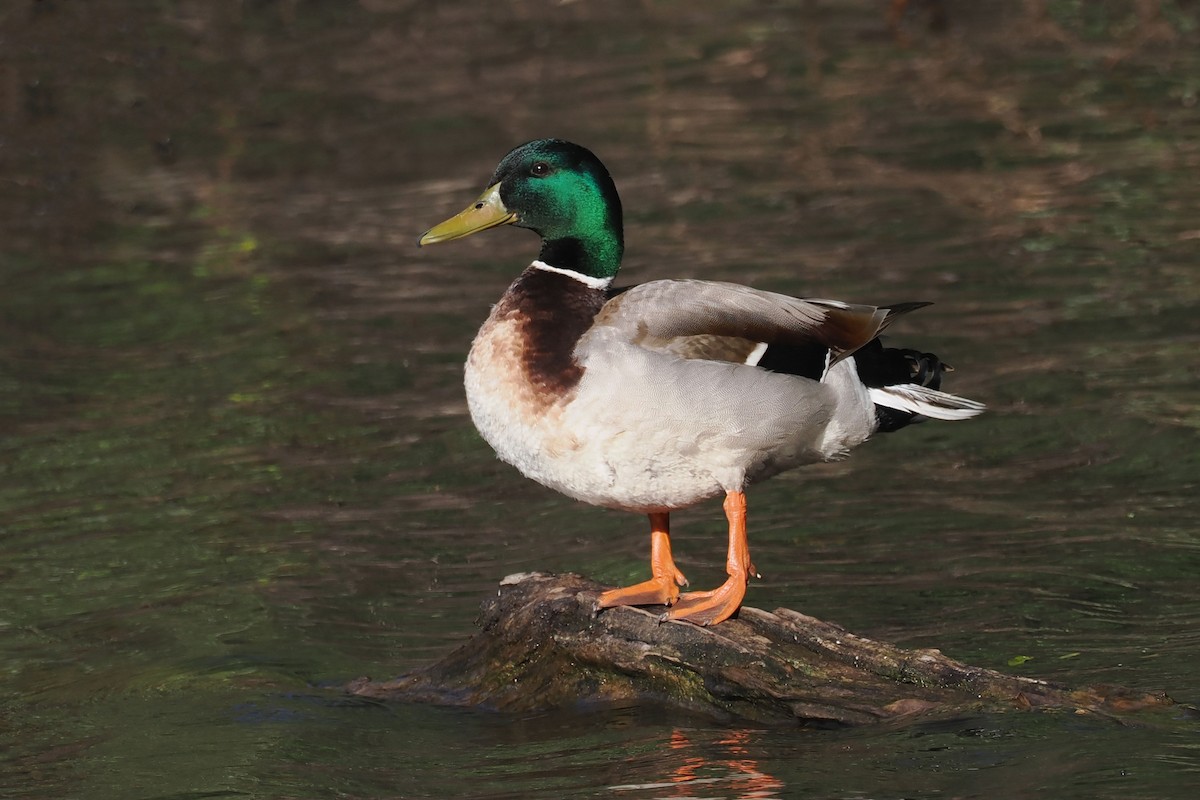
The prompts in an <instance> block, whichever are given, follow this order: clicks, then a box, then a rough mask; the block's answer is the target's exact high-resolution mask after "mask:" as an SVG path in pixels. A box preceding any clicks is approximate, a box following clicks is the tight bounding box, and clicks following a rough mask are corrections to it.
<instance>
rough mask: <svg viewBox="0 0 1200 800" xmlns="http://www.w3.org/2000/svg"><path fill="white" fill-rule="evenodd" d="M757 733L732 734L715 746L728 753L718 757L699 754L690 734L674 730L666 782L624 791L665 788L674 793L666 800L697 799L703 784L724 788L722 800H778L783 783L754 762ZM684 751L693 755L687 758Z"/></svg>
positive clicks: (666, 759) (668, 795)
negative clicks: (753, 743) (752, 743)
mask: <svg viewBox="0 0 1200 800" xmlns="http://www.w3.org/2000/svg"><path fill="white" fill-rule="evenodd" d="M752 735H754V731H749V730H735V731H730V732H729V733H728V734H727V735H726V736H725V737H724V738H722V739H718V740H717V741H716V742H714V743H713V744H714V745H716V746H717V747H720V748H722V749H723V750H724V751H725V752H723V753H721V754H720V755H719V756H714V755H712V754H711V748H709V750H710V753H708V754H699V753H698V752H697V748H696V745H695V744H693V742H692V740H691V739H690V738H688V735H687V733H685V732H684V731H682V730H679V729H675V730H673V731H672V732H671V739H670V741H669V742H668V743H667V746H668V747H669V748H670V750H671V753H670V754H669V755H668V756H667V757H666V758H665V759H664V763H666V764H671V765H674V766H673V769H672V770H671V773H670V774H669V775H668V776H667V779H666V780H665V781H663V782H662V783H661V784H654V785H653V786H648V785H642V786H639V787H633V786H623V787H615V788H622V789H633V788H644V789H649V788H664V789H672V790H674V791H672V792H671V793H670V794H665V795H661V797H662V798H664V800H669V798H680V800H682V798H694V797H697V795H696V793H695V787H696V786H697V785H701V784H708V785H713V784H717V785H722V784H723V785H724V786H722V789H721V790H718V791H719V792H720V793H721V795H722V796H724V797H730V798H739V800H766V799H767V798H777V797H779V796H780V795H779V792H780V791H781V790H782V789H783V781H781V780H779V779H778V778H776V777H774V776H773V775H770V774H769V773H767V772H764V771H763V770H762V769H761V768H760V767H759V765H758V761H757V760H755V759H753V758H751V757H750V755H749V751H748V750H747V748H746V743H747V742H748V741H749V740H750V737H751V736H752ZM683 751H690V753H687V754H685V753H684V752H683Z"/></svg>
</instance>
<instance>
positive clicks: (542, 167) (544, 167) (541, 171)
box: [529, 161, 550, 178]
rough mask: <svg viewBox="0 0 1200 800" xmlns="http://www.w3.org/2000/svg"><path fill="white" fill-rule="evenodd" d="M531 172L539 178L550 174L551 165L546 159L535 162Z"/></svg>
mask: <svg viewBox="0 0 1200 800" xmlns="http://www.w3.org/2000/svg"><path fill="white" fill-rule="evenodd" d="M529 174H530V175H534V176H536V177H538V178H540V177H542V176H544V175H549V174H550V165H549V164H547V163H546V162H545V161H537V162H534V165H533V166H532V167H530V168H529Z"/></svg>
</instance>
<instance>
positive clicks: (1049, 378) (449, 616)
mask: <svg viewBox="0 0 1200 800" xmlns="http://www.w3.org/2000/svg"><path fill="white" fill-rule="evenodd" d="M93 5H96V4H71V3H45V2H38V3H15V4H13V8H12V9H11V10H8V11H6V12H4V14H3V16H2V17H0V36H2V37H3V45H4V47H3V55H2V56H0V76H2V77H3V79H4V84H3V86H2V87H0V115H2V117H3V123H4V128H3V138H2V139H0V143H2V145H3V146H2V147H0V160H2V164H3V172H2V175H3V179H4V183H3V185H4V189H3V191H0V211H2V212H3V213H0V224H2V225H3V234H2V235H3V242H4V245H3V248H2V255H0V275H2V279H3V292H2V293H0V668H2V670H3V676H4V677H3V680H4V686H5V688H6V691H5V692H4V695H3V700H2V701H0V743H2V746H0V753H2V755H0V765H2V767H0V795H4V796H12V797H80V798H84V797H86V798H106V797H113V798H117V797H120V798H130V797H146V798H151V797H162V798H189V797H225V796H231V797H232V796H253V797H297V798H298V797H333V796H338V797H406V798H407V797H411V798H425V797H427V798H451V797H454V798H458V797H463V798H466V797H471V798H503V797H512V798H531V797H546V798H564V797H616V798H667V797H676V798H681V797H721V798H727V797H728V798H733V797H758V798H766V797H802V796H814V797H848V798H849V797H871V798H900V797H918V796H919V797H937V796H948V797H949V796H954V797H972V796H996V795H1000V794H1002V793H1003V794H1004V795H1016V796H1020V795H1033V794H1041V795H1045V796H1053V797H1063V798H1067V797H1081V798H1084V797H1086V798H1096V797H1120V798H1131V797H1133V798H1137V797H1147V798H1149V797H1155V798H1162V797H1185V796H1186V797H1190V796H1191V793H1192V792H1193V791H1194V787H1195V785H1196V782H1197V779H1198V778H1200V751H1198V749H1197V744H1196V728H1195V723H1194V722H1188V721H1187V720H1184V719H1182V718H1176V716H1174V715H1162V716H1160V717H1156V718H1153V719H1150V720H1141V721H1139V723H1138V724H1137V725H1133V726H1120V725H1116V724H1112V723H1111V722H1108V721H1103V720H1097V719H1094V718H1088V717H1073V716H1069V715H1063V714H1010V715H1003V716H976V717H968V718H962V719H953V720H928V721H926V722H925V723H923V724H917V725H910V726H905V727H880V728H876V729H871V730H854V731H805V730H799V731H797V730H785V731H767V730H758V729H750V728H743V727H738V726H732V727H730V726H723V725H718V724H716V723H713V722H711V721H708V720H704V719H695V718H689V717H685V716H681V715H677V714H672V713H667V712H663V711H662V710H656V709H639V708H614V709H602V710H595V709H593V710H589V711H563V712H555V713H551V714H544V715H533V716H529V717H522V718H512V717H504V716H496V715H490V714H487V713H482V712H464V711H457V710H441V709H431V708H423V707H407V706H391V705H379V704H372V703H365V702H361V701H356V700H350V699H347V698H344V697H343V696H342V695H341V694H340V693H339V692H338V691H337V690H336V686H337V685H339V684H340V683H342V682H344V681H346V680H348V679H350V678H354V677H356V676H359V675H364V674H367V675H373V676H375V677H388V676H391V675H396V674H399V673H402V672H404V671H406V670H409V669H412V668H414V667H417V666H419V665H421V664H424V663H428V662H429V661H431V660H433V659H435V658H437V657H439V656H440V655H441V654H444V653H445V652H447V651H448V650H450V649H451V648H453V647H454V646H456V645H457V644H459V643H461V642H463V641H465V640H466V638H467V637H468V636H469V635H470V633H471V631H472V630H473V626H472V622H473V619H474V617H475V615H476V610H477V608H478V604H479V602H480V600H481V599H482V598H483V597H484V596H485V595H487V594H488V593H489V592H491V591H493V590H494V586H495V584H496V582H497V581H498V580H499V579H500V578H501V577H503V576H504V575H506V574H508V573H510V572H514V571H519V570H534V569H537V570H550V571H560V570H572V571H577V572H581V573H583V574H586V575H589V576H592V577H595V578H597V579H600V580H604V581H609V582H613V583H621V582H629V581H631V580H634V579H640V577H641V576H642V575H643V572H644V570H645V568H646V563H645V557H646V553H645V550H646V545H647V542H646V535H645V530H644V521H643V520H641V519H638V518H635V517H632V516H630V515H624V514H618V513H614V512H608V511H602V510H598V509H592V508H587V507H583V506H580V505H578V504H575V503H573V502H571V501H569V500H567V499H565V498H562V497H559V496H557V495H554V494H553V493H551V492H549V491H547V490H544V489H542V488H540V487H538V486H537V485H535V484H533V483H531V482H529V481H526V480H525V479H523V478H522V477H521V476H520V475H518V474H517V473H516V472H515V471H513V470H512V469H511V468H509V467H506V466H505V465H503V464H501V463H499V462H498V461H496V460H495V458H494V457H493V456H492V454H491V452H490V451H489V450H488V448H487V446H486V445H485V444H484V443H483V442H482V441H481V440H480V439H479V437H478V435H477V434H476V433H475V432H474V430H473V429H472V427H471V425H470V421H469V419H468V418H467V416H466V408H465V403H464V401H463V398H462V390H461V384H460V381H461V363H462V359H463V357H464V354H465V352H466V350H467V348H468V346H469V343H470V340H471V337H472V336H473V333H474V330H475V328H476V326H477V325H478V324H479V322H480V320H482V319H483V317H484V316H485V315H486V313H487V310H488V308H489V305H490V304H491V303H492V302H494V301H495V299H496V298H497V297H498V296H499V294H500V292H501V291H503V289H504V287H505V286H506V285H507V283H508V282H509V281H510V280H511V279H512V277H513V276H514V275H515V274H516V273H517V272H518V271H519V270H520V268H521V266H522V265H523V264H525V263H527V262H528V260H529V259H530V258H531V257H532V255H533V253H534V248H535V246H536V241H535V240H534V239H533V238H532V237H531V236H530V235H529V234H528V233H525V232H522V231H517V230H512V229H505V230H500V231H495V232H491V233H489V234H486V235H483V236H479V237H472V238H471V239H467V240H464V241H462V242H458V243H455V244H453V245H447V246H445V247H441V248H429V249H426V250H417V249H416V248H415V246H414V243H415V237H416V236H417V235H418V234H419V233H420V231H422V230H424V229H425V228H426V227H428V226H429V225H430V224H432V223H434V222H437V221H439V220H441V219H443V218H444V217H446V216H448V215H449V214H450V213H453V212H455V211H457V210H458V209H459V208H461V207H462V206H463V205H464V204H465V203H466V202H467V201H469V200H470V199H471V198H473V197H474V196H475V195H476V194H477V192H478V191H479V189H480V188H481V187H482V184H483V181H484V180H485V179H486V177H487V175H488V174H490V171H491V169H492V167H493V165H494V163H495V162H496V161H497V160H498V159H499V157H500V156H501V155H503V153H504V152H506V151H507V150H508V149H509V148H510V147H511V146H513V145H514V144H517V143H519V142H522V141H525V140H528V139H531V138H536V137H541V136H547V135H556V136H563V137H566V138H570V139H573V140H576V141H579V142H581V143H584V144H586V145H588V146H590V147H591V148H593V149H594V150H595V151H596V152H597V153H598V154H599V155H600V156H601V158H603V159H604V160H605V162H606V164H607V165H608V166H609V168H610V170H611V171H612V173H613V174H614V176H615V178H616V181H617V184H618V187H619V188H620V190H621V192H622V197H623V199H624V203H625V208H626V220H627V226H628V231H627V257H626V266H625V270H624V272H623V273H622V275H623V278H624V279H625V280H628V281H640V280H648V279H653V278H659V277H670V276H689V277H698V278H707V279H719V280H735V281H740V282H745V283H750V284H753V285H756V286H759V287H762V288H767V289H771V290H775V291H783V292H789V293H793V294H801V295H804V294H807V295H816V296H827V297H839V298H844V299H846V300H852V301H861V302H874V303H887V302H895V301H903V300H931V301H934V302H935V303H936V305H935V306H933V307H932V308H929V309H926V310H923V311H922V312H920V313H919V314H916V315H913V316H911V317H908V318H906V319H905V324H904V326H903V329H897V330H896V331H894V339H895V340H896V341H903V342H904V343H905V344H906V345H908V346H916V347H920V348H923V349H929V350H934V351H936V352H938V353H939V354H941V355H942V356H943V357H944V358H945V359H946V360H947V361H949V362H950V363H952V364H954V365H955V366H956V367H957V371H956V372H955V373H954V374H953V375H952V376H951V379H952V387H951V388H952V389H953V390H954V391H956V392H959V393H962V394H964V395H967V396H970V397H974V398H978V399H980V400H983V401H985V402H987V403H988V404H989V407H990V409H991V410H990V412H989V414H987V415H986V416H984V417H981V418H979V419H977V420H973V421H971V422H969V423H962V424H941V425H938V424H933V423H930V424H928V425H924V426H920V427H917V428H910V429H907V430H905V431H903V432H901V433H898V434H896V435H894V436H884V437H880V438H879V439H878V440H877V441H873V442H871V443H868V444H867V445H865V446H864V447H862V448H860V449H859V450H858V451H856V452H855V453H854V454H853V456H852V457H851V459H850V460H848V461H845V462H842V463H838V464H830V465H820V466H817V467H812V468H807V469H804V470H800V471H796V472H793V473H789V474H787V475H784V476H780V477H778V478H776V479H773V480H772V481H770V482H768V483H765V484H763V485H762V486H761V487H756V489H755V490H754V492H753V493H752V495H751V542H752V547H753V548H754V553H755V561H756V563H758V564H759V565H760V566H761V565H765V564H769V565H771V568H770V569H769V570H767V571H766V572H767V574H766V576H765V578H764V580H762V581H761V582H756V583H755V584H754V585H752V587H751V589H750V593H749V596H748V602H749V603H750V604H752V605H755V606H759V607H764V608H774V607H777V606H789V607H793V608H798V609H802V610H804V611H805V612H807V613H811V614H814V615H816V616H818V617H822V618H827V619H833V620H837V621H838V622H841V623H842V624H844V625H846V626H848V627H849V628H850V629H852V630H855V631H858V632H861V633H863V634H864V635H869V636H877V637H883V638H887V639H890V640H893V641H897V642H900V643H902V644H905V645H909V646H914V647H915V646H920V647H938V648H940V649H942V650H943V651H945V652H946V653H948V654H951V655H953V656H955V657H957V658H961V659H963V660H965V661H969V662H972V663H976V664H979V665H981V666H986V667H991V668H997V669H1006V670H1010V671H1014V672H1019V673H1021V674H1027V675H1034V676H1038V677H1045V678H1051V679H1054V680H1059V681H1063V682H1066V683H1071V684H1081V685H1082V684H1092V683H1104V682H1115V683H1121V684H1126V685H1131V686H1135V687H1138V688H1142V689H1147V690H1158V689H1162V690H1165V691H1167V692H1168V693H1169V694H1171V695H1172V696H1173V697H1175V698H1176V699H1177V700H1179V701H1181V702H1196V701H1197V700H1198V699H1200V680H1198V679H1197V673H1196V670H1195V663H1196V659H1197V657H1198V656H1200V636H1198V635H1197V630H1200V593H1198V592H1197V589H1196V576H1197V574H1198V573H1200V533H1198V531H1197V526H1196V523H1195V520H1196V519H1197V517H1198V516H1200V507H1198V501H1197V499H1196V498H1197V496H1200V492H1198V491H1197V483H1198V475H1200V457H1198V455H1197V452H1198V450H1200V448H1198V444H1200V443H1198V441H1197V430H1198V429H1200V405H1198V403H1197V393H1196V388H1197V380H1196V376H1197V367H1198V361H1200V359H1198V358H1197V355H1196V353H1197V345H1198V343H1200V327H1198V326H1197V323H1196V320H1195V308H1196V307H1197V303H1198V302H1200V271H1198V269H1197V263H1196V262H1197V254H1198V253H1200V250H1198V248H1197V242H1198V241H1200V227H1198V224H1200V223H1197V220H1200V189H1198V186H1200V184H1198V183H1197V181H1196V180H1195V176H1196V175H1197V174H1198V168H1200V137H1198V135H1197V133H1198V131H1200V127H1198V126H1197V124H1196V119H1197V116H1196V114H1197V111H1196V101H1197V92H1198V91H1200V77H1198V76H1200V58H1198V56H1197V53H1200V48H1198V47H1197V45H1198V44H1200V42H1198V41H1197V38H1198V37H1200V22H1198V20H1197V17H1196V10H1195V8H1194V7H1193V6H1192V5H1189V4H1186V3H1182V2H1178V3H1177V2H1171V1H1170V0H1164V1H1163V2H1162V3H1161V4H1157V5H1159V6H1160V15H1159V16H1157V17H1145V16H1139V10H1138V9H1142V13H1144V12H1145V9H1146V8H1147V7H1150V6H1153V5H1155V4H1144V3H1143V4H1134V3H1120V2H1101V3H1088V4H1076V3H1065V2H1064V3H1058V2H1050V3H1047V4H1045V5H1046V8H1047V12H1046V14H1045V15H1038V14H1037V13H1036V9H1035V7H1036V5H1037V4H1007V3H978V4H947V7H948V9H949V19H950V28H949V30H948V31H947V32H946V33H945V34H937V33H933V32H930V31H929V30H928V29H927V25H926V20H927V17H926V16H925V14H926V12H925V11H923V10H922V8H921V6H920V4H914V8H913V9H912V10H911V11H910V13H909V15H908V16H906V17H905V19H904V20H903V23H902V30H901V31H900V35H899V36H897V35H895V34H893V33H891V32H889V31H888V30H887V28H886V19H885V16H884V7H885V6H886V4H884V3H871V2H866V0H861V1H855V2H843V3H815V2H795V3H777V4H770V5H766V6H763V5H754V4H751V5H743V4H728V3H716V2H697V3H691V4H688V5H687V6H686V7H684V6H678V7H677V6H673V5H670V4H667V5H664V4H655V3H634V2H625V3H606V4H587V3H566V4H559V3H552V2H521V3H509V4H490V5H486V6H480V5H478V4H474V3H438V4H422V3H409V2H403V1H402V0H398V1H396V2H392V1H391V0H370V2H368V1H367V0H363V2H361V3H358V4H316V3H302V2H295V1H294V0H293V1H291V2H287V1H284V0H280V1H279V2H256V3H243V4H238V5H236V6H233V5H231V6H229V7H228V8H223V7H218V6H215V5H210V4H202V3H188V2H179V3H158V4H148V3H147V4H141V3H128V4H111V5H105V6H104V8H102V9H101V8H93V7H92V6H93ZM963 6H968V7H963ZM676 529H677V533H676V534H675V539H676V542H677V544H676V552H677V556H678V558H679V560H680V563H681V567H682V568H683V569H684V570H685V571H686V572H687V573H688V575H689V577H690V578H691V579H692V581H693V583H694V584H695V585H699V586H705V585H708V584H715V583H716V582H717V581H719V580H720V579H721V577H722V572H723V559H724V523H723V520H722V518H721V514H720V509H719V505H718V504H716V503H713V504H708V505H705V506H702V507H698V508H696V509H692V510H689V511H687V512H684V513H681V514H679V515H678V521H677V523H676Z"/></svg>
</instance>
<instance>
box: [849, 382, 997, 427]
mask: <svg viewBox="0 0 1200 800" xmlns="http://www.w3.org/2000/svg"><path fill="white" fill-rule="evenodd" d="M871 402H873V403H874V404H875V405H877V406H885V407H886V408H894V409H896V410H897V411H908V412H909V413H912V414H920V415H921V416H923V417H929V418H931V419H948V420H955V419H970V418H971V417H973V416H975V415H976V414H980V413H982V412H983V410H984V409H985V408H987V406H985V405H984V404H983V403H980V402H978V401H975V400H968V399H967V398H965V397H959V396H958V395H954V394H948V393H946V392H939V391H938V390H937V389H927V388H926V387H924V386H921V385H919V384H916V383H898V384H896V385H894V386H880V387H878V388H872V389H871Z"/></svg>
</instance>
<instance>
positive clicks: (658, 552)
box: [596, 512, 687, 609]
mask: <svg viewBox="0 0 1200 800" xmlns="http://www.w3.org/2000/svg"><path fill="white" fill-rule="evenodd" d="M670 520H671V518H670V515H669V514H667V513H666V512H661V513H656V514H651V515H650V574H651V575H653V576H654V577H652V578H651V579H650V580H648V581H642V582H641V583H638V584H634V585H633V586H627V587H625V588H624V589H609V590H608V591H607V592H603V593H601V595H600V599H599V600H597V601H596V608H597V609H601V608H612V607H613V606H669V605H671V604H672V603H674V602H675V600H676V599H677V598H678V597H679V587H680V586H687V578H685V577H683V573H682V572H680V571H679V569H678V568H677V567H676V566H675V560H674V559H672V558H671V522H670Z"/></svg>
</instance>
